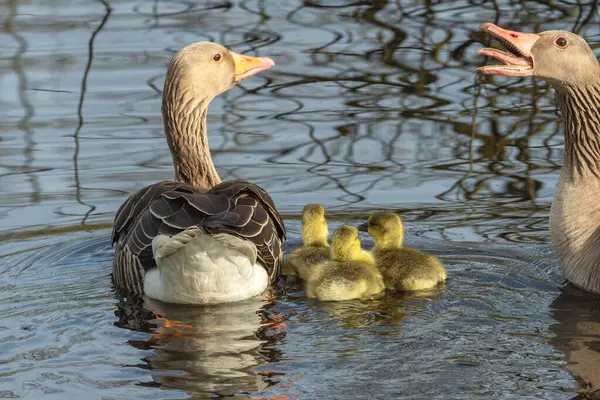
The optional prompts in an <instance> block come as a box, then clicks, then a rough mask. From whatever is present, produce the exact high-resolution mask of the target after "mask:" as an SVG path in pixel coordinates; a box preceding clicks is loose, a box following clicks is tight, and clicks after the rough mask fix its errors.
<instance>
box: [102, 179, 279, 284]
mask: <svg viewBox="0 0 600 400" xmlns="http://www.w3.org/2000/svg"><path fill="white" fill-rule="evenodd" d="M190 228H197V229H198V230H199V231H201V232H204V233H209V234H212V235H215V238H223V237H226V236H225V235H223V234H227V235H231V236H233V237H235V238H238V239H240V240H239V241H238V242H236V241H235V240H233V242H231V239H230V244H231V245H232V246H234V244H235V247H236V248H238V249H239V250H240V251H241V252H242V253H244V254H248V255H250V256H252V257H253V258H254V259H257V260H258V261H259V262H260V263H261V264H262V265H263V266H264V267H265V269H266V270H267V272H268V274H269V277H270V280H271V282H273V281H275V279H276V278H277V277H278V276H279V272H280V268H281V264H282V261H283V252H282V244H283V242H284V241H285V234H286V232H285V226H284V225H283V221H282V220H281V217H280V216H279V213H278V212H277V210H276V209H275V205H274V203H273V200H272V199H271V197H270V196H269V195H268V194H267V192H265V191H264V190H263V189H262V188H260V187H259V186H257V185H255V184H252V183H250V182H247V181H244V180H232V181H226V182H222V183H220V184H218V185H215V186H214V187H212V188H211V189H209V190H204V189H197V188H195V187H194V186H192V185H190V184H186V183H182V182H172V181H163V182H159V183H155V184H153V185H149V186H146V187H144V188H142V189H140V190H139V191H138V192H136V193H134V194H133V195H132V196H131V197H129V198H128V199H127V200H126V201H125V202H124V203H123V205H122V206H121V207H120V208H119V210H118V211H117V214H116V216H115V225H114V228H113V233H112V242H113V244H115V243H116V250H115V257H114V260H113V279H114V281H115V284H116V285H117V286H118V287H120V288H123V289H126V290H129V291H133V292H137V293H141V292H142V290H143V289H142V286H143V279H144V275H145V272H146V271H147V270H149V269H150V268H154V267H155V266H156V262H155V260H154V258H153V255H152V240H153V239H154V238H155V237H157V236H159V235H164V236H169V237H170V236H173V235H177V234H179V233H181V232H183V231H186V230H188V229H190ZM245 242H247V244H244V243H245ZM254 249H255V250H254Z"/></svg>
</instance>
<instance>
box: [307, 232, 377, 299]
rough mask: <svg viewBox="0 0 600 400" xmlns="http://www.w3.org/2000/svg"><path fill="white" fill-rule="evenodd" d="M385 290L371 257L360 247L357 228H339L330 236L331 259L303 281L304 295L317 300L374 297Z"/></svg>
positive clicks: (312, 271)
mask: <svg viewBox="0 0 600 400" xmlns="http://www.w3.org/2000/svg"><path fill="white" fill-rule="evenodd" d="M384 289H385V287H384V285H383V278H382V276H381V273H380V272H379V270H378V269H377V267H376V266H375V261H374V260H373V256H371V254H370V253H369V252H366V251H364V250H362V249H361V247H360V239H359V238H358V229H356V228H355V227H353V226H349V225H342V226H341V227H339V228H338V229H337V230H336V231H335V232H334V233H333V236H332V237H331V260H330V261H326V262H324V263H321V264H319V265H317V266H315V268H314V269H312V270H311V272H310V276H309V278H308V281H307V282H306V295H307V296H308V297H309V298H317V299H319V300H320V301H343V300H352V299H362V298H368V297H373V296H375V295H377V294H379V293H381V292H382V291H383V290H384Z"/></svg>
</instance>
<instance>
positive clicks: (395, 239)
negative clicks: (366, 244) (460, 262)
mask: <svg viewBox="0 0 600 400" xmlns="http://www.w3.org/2000/svg"><path fill="white" fill-rule="evenodd" d="M367 226H368V231H369V235H371V237H373V239H374V240H375V247H374V249H373V256H374V257H375V263H376V264H377V267H378V268H379V270H380V271H381V274H382V275H383V280H384V282H385V287H386V288H389V289H395V290H404V291H414V290H423V289H429V288H432V287H434V286H436V285H437V284H438V283H440V282H443V281H445V280H446V277H447V274H446V270H445V269H444V266H443V265H442V263H441V262H440V260H439V259H438V258H436V257H434V256H431V255H429V254H425V253H422V252H420V251H419V250H417V249H412V248H409V247H403V246H402V241H403V239H404V226H403V224H402V220H401V219H400V217H399V216H398V215H396V214H394V213H391V212H385V211H381V212H375V213H373V214H372V215H371V216H370V217H369V222H368V224H367Z"/></svg>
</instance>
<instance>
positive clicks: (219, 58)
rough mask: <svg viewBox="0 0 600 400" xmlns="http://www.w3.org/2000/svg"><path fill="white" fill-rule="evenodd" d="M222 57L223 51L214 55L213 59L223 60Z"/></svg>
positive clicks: (215, 60) (216, 60)
mask: <svg viewBox="0 0 600 400" xmlns="http://www.w3.org/2000/svg"><path fill="white" fill-rule="evenodd" d="M222 58H223V56H222V55H221V53H217V54H215V55H214V56H213V61H214V62H219V61H221V59H222Z"/></svg>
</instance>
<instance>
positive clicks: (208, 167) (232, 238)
mask: <svg viewBox="0 0 600 400" xmlns="http://www.w3.org/2000/svg"><path fill="white" fill-rule="evenodd" d="M273 65H275V63H274V62H273V60H271V59H270V58H268V57H250V56H246V55H243V54H238V53H235V52H233V51H230V50H228V49H226V48H225V47H223V46H221V45H218V44H216V43H210V42H198V43H194V44H190V45H188V46H186V47H184V48H182V49H181V50H180V51H178V52H177V53H176V54H175V55H174V56H173V57H172V58H171V61H170V63H169V66H168V70H167V76H166V80H165V85H164V91H163V101H162V115H163V120H164V129H165V135H166V139H167V143H168V145H169V149H170V151H171V155H172V157H173V165H174V167H175V179H174V180H173V181H162V182H158V183H155V184H152V185H148V186H146V187H144V188H142V189H140V190H139V191H137V192H136V193H134V194H133V195H132V196H131V197H129V198H128V199H127V200H126V201H125V202H124V203H123V205H121V207H120V208H119V210H118V211H117V213H116V215H115V221H114V228H113V232H112V243H113V245H114V246H115V254H114V258H113V265H112V277H113V282H114V284H115V286H116V287H117V288H118V289H120V290H124V291H125V292H127V293H132V294H138V295H142V294H143V295H146V296H148V297H149V298H151V299H156V300H160V301H163V302H167V303H177V304H220V303H229V302H235V301H240V300H244V299H248V298H251V297H254V296H257V295H260V294H262V293H263V292H264V291H265V290H266V289H267V288H268V287H269V285H270V284H272V283H273V282H274V281H275V280H276V278H277V277H278V275H279V271H280V265H281V263H282V261H283V254H282V244H283V242H284V241H285V234H286V232H285V227H284V224H283V222H282V220H281V217H280V215H279V213H278V211H277V209H276V208H275V204H274V203H273V199H272V198H271V196H269V194H268V193H267V192H266V191H265V190H263V189H262V188H261V187H259V186H258V185H255V184H253V183H250V182H247V181H244V180H230V181H224V182H221V179H220V177H219V174H218V173H217V170H216V169H215V166H214V164H213V161H212V158H211V155H210V149H209V147H208V137H207V133H206V114H207V110H208V104H209V103H210V101H211V100H212V99H213V98H214V97H215V96H217V95H219V94H221V93H223V92H224V91H226V90H228V89H229V88H231V87H232V86H234V85H235V84H236V83H238V82H240V81H242V80H244V79H246V78H248V77H250V76H253V75H255V74H257V73H259V72H261V71H264V70H266V69H268V68H271V67H272V66H273Z"/></svg>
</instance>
